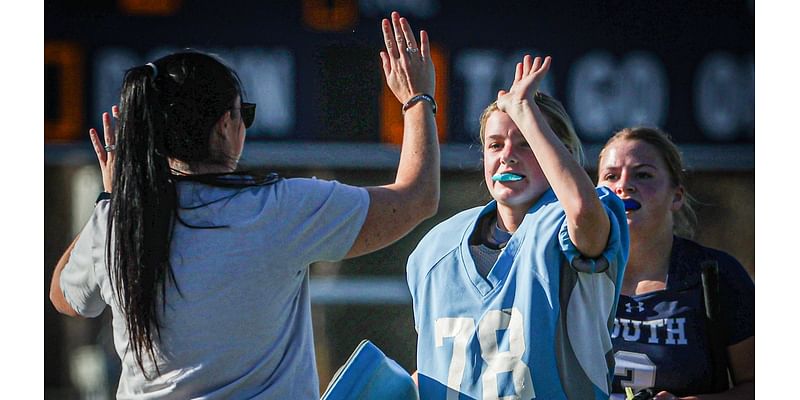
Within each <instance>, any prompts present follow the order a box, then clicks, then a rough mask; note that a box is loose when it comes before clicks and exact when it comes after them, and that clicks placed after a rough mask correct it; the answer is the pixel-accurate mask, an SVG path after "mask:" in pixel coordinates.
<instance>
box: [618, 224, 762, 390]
mask: <svg viewBox="0 0 800 400" xmlns="http://www.w3.org/2000/svg"><path fill="white" fill-rule="evenodd" d="M704 261H716V262H717V265H718V266H719V289H718V290H719V292H718V300H717V301H718V302H719V309H720V312H719V314H720V318H719V320H720V321H719V323H720V327H721V340H723V343H724V346H723V347H727V346H730V345H733V344H736V343H738V342H740V341H742V340H744V339H747V338H748V337H750V336H753V335H755V310H754V308H755V285H754V284H753V281H752V279H750V276H749V275H748V274H747V272H746V271H745V269H744V268H743V267H742V265H741V264H740V263H739V262H738V261H736V259H735V258H733V257H732V256H730V255H729V254H727V253H725V252H722V251H718V250H714V249H711V248H708V247H704V246H701V245H699V244H697V243H695V242H693V241H691V240H687V239H683V238H679V237H675V238H674V242H673V246H672V253H671V259H670V267H669V273H668V275H667V287H666V289H664V290H658V291H654V292H650V293H645V294H642V295H637V296H626V295H620V298H619V303H618V307H617V314H616V318H615V319H614V327H613V329H612V332H611V338H612V341H613V345H614V358H615V361H616V367H615V376H614V382H613V392H614V393H624V391H625V390H624V388H625V387H627V386H630V387H632V388H633V390H634V391H638V390H640V389H642V388H655V389H656V390H657V391H660V390H667V391H669V392H671V393H673V394H675V395H678V396H684V395H689V394H702V393H713V392H714V391H715V390H714V387H713V383H712V374H713V370H714V368H726V367H725V366H715V365H714V362H713V358H712V353H711V339H710V331H709V326H708V320H707V318H706V310H705V303H704V298H703V285H702V280H701V263H702V262H704ZM723 373H724V372H723Z"/></svg>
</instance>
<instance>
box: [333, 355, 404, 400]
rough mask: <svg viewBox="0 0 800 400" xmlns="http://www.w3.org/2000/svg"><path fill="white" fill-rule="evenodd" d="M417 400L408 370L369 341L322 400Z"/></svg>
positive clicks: (350, 360)
mask: <svg viewBox="0 0 800 400" xmlns="http://www.w3.org/2000/svg"><path fill="white" fill-rule="evenodd" d="M384 399H392V400H417V399H419V395H418V394H417V385H416V384H414V381H413V380H412V379H411V376H410V375H408V373H407V372H406V370H404V369H403V367H401V366H400V364H398V363H397V362H396V361H394V360H392V359H391V358H389V357H386V355H385V354H383V352H382V351H381V350H380V349H379V348H378V346H375V345H374V344H373V343H372V342H370V341H369V340H363V341H362V342H361V343H360V344H359V345H358V347H356V350H355V351H354V352H353V354H352V355H351V356H350V358H349V359H348V360H347V362H346V363H345V365H343V366H342V368H341V369H340V370H339V371H338V372H337V373H336V375H335V376H334V377H333V379H332V380H331V383H330V386H329V387H328V389H327V390H326V391H325V393H324V394H323V395H322V400H384Z"/></svg>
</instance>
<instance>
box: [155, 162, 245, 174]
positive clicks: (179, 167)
mask: <svg viewBox="0 0 800 400" xmlns="http://www.w3.org/2000/svg"><path fill="white" fill-rule="evenodd" d="M169 167H170V168H172V170H173V171H174V172H177V173H178V174H181V175H200V174H225V173H230V172H233V171H235V170H236V166H235V165H233V166H231V165H227V163H226V164H207V163H197V164H192V165H190V164H188V163H186V162H183V161H181V160H178V159H175V158H170V159H169Z"/></svg>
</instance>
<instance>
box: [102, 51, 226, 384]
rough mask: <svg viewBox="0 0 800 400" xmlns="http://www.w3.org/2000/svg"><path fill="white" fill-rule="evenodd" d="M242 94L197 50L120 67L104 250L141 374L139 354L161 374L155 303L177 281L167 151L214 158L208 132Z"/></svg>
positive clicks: (172, 155) (193, 160)
mask: <svg viewBox="0 0 800 400" xmlns="http://www.w3.org/2000/svg"><path fill="white" fill-rule="evenodd" d="M241 95H242V93H241V84H240V81H239V78H238V77H237V76H236V73H235V72H234V71H233V70H231V69H230V68H228V67H227V66H225V65H224V64H222V63H221V62H220V61H219V60H217V59H216V58H214V57H212V56H209V55H207V54H203V53H199V52H183V53H176V54H172V55H169V56H166V57H164V58H161V59H159V60H157V61H155V62H153V63H151V64H147V65H143V66H138V67H134V68H131V69H130V70H128V71H127V72H126V74H125V78H124V81H123V85H122V92H121V95H120V121H119V124H118V131H117V142H116V143H117V149H116V151H117V153H116V163H115V165H114V190H113V194H112V197H111V213H110V217H109V220H108V237H107V241H106V243H107V249H106V254H107V258H108V260H107V266H108V271H109V276H110V277H111V279H112V282H113V283H112V284H113V288H114V291H115V294H116V296H117V300H118V302H119V307H120V308H121V310H122V311H123V314H124V316H125V325H126V328H127V330H128V335H129V349H128V350H130V351H133V354H134V356H135V359H136V363H137V364H138V365H139V367H140V368H141V370H142V372H143V373H144V375H145V377H146V378H149V376H148V371H147V370H146V369H145V367H144V356H145V355H147V356H148V358H150V359H151V360H153V365H154V366H155V372H156V374H160V371H159V369H158V362H157V356H156V352H155V347H154V343H155V342H156V341H157V340H158V338H159V337H160V328H161V326H160V324H159V309H158V308H159V305H160V306H162V310H161V312H164V311H165V310H166V298H165V296H164V293H165V290H166V285H167V284H168V283H173V284H175V285H176V287H177V282H175V277H174V275H173V271H172V266H171V264H170V246H171V243H172V233H173V228H174V225H175V221H176V220H179V218H178V216H177V210H178V198H177V190H176V179H175V176H173V175H172V173H171V169H170V159H175V160H180V161H181V162H183V163H185V164H186V165H190V166H191V165H196V164H200V163H206V164H208V163H214V162H216V161H217V160H218V159H219V155H216V154H212V151H211V149H209V139H210V135H211V132H212V131H213V129H214V125H215V123H216V122H217V121H218V120H219V118H220V117H221V116H222V115H224V113H225V112H226V111H227V110H229V109H230V108H231V107H232V106H233V103H234V101H235V98H236V96H241ZM159 303H160V304H159Z"/></svg>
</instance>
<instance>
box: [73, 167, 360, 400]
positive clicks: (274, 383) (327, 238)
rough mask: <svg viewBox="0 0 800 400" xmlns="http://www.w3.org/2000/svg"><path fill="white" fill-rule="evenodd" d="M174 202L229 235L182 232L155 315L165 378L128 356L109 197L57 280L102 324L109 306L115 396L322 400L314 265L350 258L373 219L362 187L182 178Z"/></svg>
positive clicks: (185, 216)
mask: <svg viewBox="0 0 800 400" xmlns="http://www.w3.org/2000/svg"><path fill="white" fill-rule="evenodd" d="M178 194H179V204H180V206H181V210H180V212H179V215H180V218H181V219H182V220H183V221H184V222H186V224H188V225H193V226H218V227H220V226H221V227H222V228H217V229H198V228H191V227H188V226H186V225H184V224H181V223H179V222H178V223H176V225H175V230H174V234H173V237H172V252H171V256H170V262H171V264H172V269H173V272H174V274H175V279H176V281H177V285H178V289H176V288H175V285H172V284H168V285H167V289H166V294H165V296H166V300H167V301H166V310H165V311H163V312H161V314H160V315H159V317H160V319H159V320H160V321H161V323H162V328H161V340H160V341H159V342H158V343H156V346H157V349H156V350H157V354H158V358H159V364H158V365H159V369H160V370H161V375H160V376H158V377H157V378H155V379H153V380H146V379H145V378H144V376H143V374H142V372H141V370H140V369H139V366H138V365H137V364H136V361H135V358H134V356H133V353H132V351H126V349H127V344H128V334H127V332H126V329H125V319H124V316H123V315H122V314H121V311H120V309H119V307H118V306H117V303H116V296H115V295H114V290H113V288H112V286H111V282H110V280H109V277H108V273H107V269H106V265H105V249H106V245H105V243H106V223H107V218H108V213H109V201H101V202H100V203H99V204H98V205H97V207H96V208H95V211H94V214H93V215H92V218H91V219H90V221H89V223H88V224H87V225H86V227H85V228H84V229H83V231H82V232H81V235H80V238H79V240H78V242H77V243H76V245H75V249H74V251H73V252H72V254H71V256H70V260H69V262H68V263H67V265H66V267H65V268H64V270H63V272H62V274H61V288H62V290H63V291H64V296H65V298H66V299H67V301H68V302H69V304H70V305H71V306H72V308H73V309H75V311H77V312H78V313H79V314H81V315H83V316H86V317H96V316H98V315H100V313H101V312H102V311H103V309H104V308H105V306H106V305H111V306H112V307H111V308H112V311H113V331H114V344H115V347H116V351H117V354H118V355H119V356H120V358H121V360H122V373H121V376H120V383H119V389H118V391H117V396H118V398H120V399H126V398H134V397H135V398H137V399H144V398H175V399H189V398H204V399H234V398H235V399H242V398H248V399H249V398H258V399H261V398H264V399H266V398H270V399H277V398H285V399H311V398H313V399H318V398H319V382H318V376H317V370H316V364H315V361H314V341H313V337H312V327H311V306H310V303H309V293H308V266H309V264H310V263H312V262H315V261H335V260H340V259H342V258H343V257H344V256H345V255H346V253H347V252H348V251H349V249H350V248H351V247H352V245H353V242H354V241H355V238H356V236H357V235H358V233H359V231H360V230H361V226H362V225H363V223H364V220H365V218H366V214H367V209H368V207H369V194H368V193H367V191H366V190H365V189H363V188H358V187H353V186H348V185H344V184H341V183H339V182H336V181H324V180H318V179H284V180H280V181H278V182H277V183H275V184H272V185H268V186H255V187H249V188H244V189H230V188H217V187H210V186H206V185H202V184H198V183H194V182H180V183H179V184H178ZM201 204H207V205H206V206H203V207H199V208H192V207H193V206H197V205H201ZM178 290H179V291H180V293H179V292H178ZM158 304H159V307H158V308H159V311H161V310H162V308H161V306H160V304H161V303H160V302H159V303H158ZM144 360H145V366H146V367H148V368H149V367H152V365H151V363H150V362H149V358H148V357H146V356H145V357H144ZM153 371H154V369H153ZM148 375H154V374H148Z"/></svg>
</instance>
